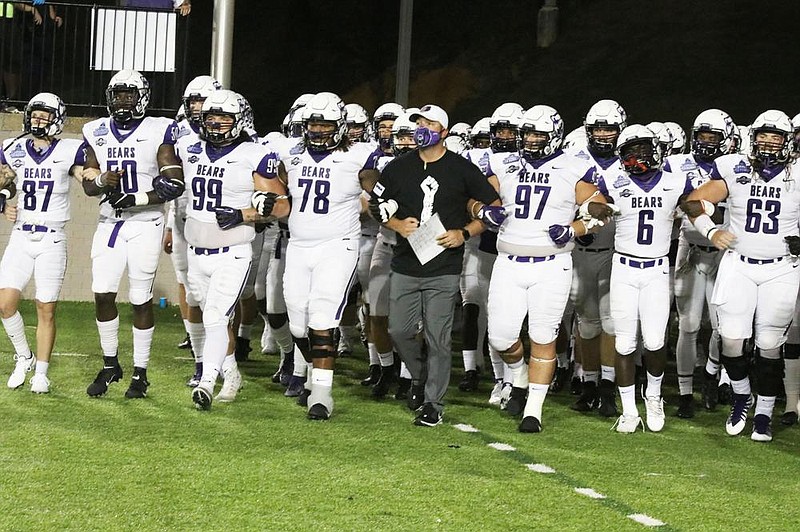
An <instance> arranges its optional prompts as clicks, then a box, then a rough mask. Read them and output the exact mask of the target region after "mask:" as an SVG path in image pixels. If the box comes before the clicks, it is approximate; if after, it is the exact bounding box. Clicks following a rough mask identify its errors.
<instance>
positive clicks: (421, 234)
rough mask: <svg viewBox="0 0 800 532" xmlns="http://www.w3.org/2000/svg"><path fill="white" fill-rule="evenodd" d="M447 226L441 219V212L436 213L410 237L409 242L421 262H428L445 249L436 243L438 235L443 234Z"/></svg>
mask: <svg viewBox="0 0 800 532" xmlns="http://www.w3.org/2000/svg"><path fill="white" fill-rule="evenodd" d="M444 232H445V228H444V226H443V225H442V221H441V220H440V219H439V213H438V212H437V213H434V215H433V216H431V217H430V218H429V219H428V221H426V222H425V223H423V224H422V225H420V226H419V227H418V228H417V230H416V231H414V232H413V233H411V234H410V235H409V237H408V243H409V244H411V249H413V250H414V254H415V255H416V256H417V259H418V260H419V263H420V264H426V263H428V262H430V261H431V259H433V258H434V257H436V256H437V255H439V253H441V252H442V251H444V247H442V246H440V245H439V244H437V243H436V237H437V236H439V235H441V234H443V233H444Z"/></svg>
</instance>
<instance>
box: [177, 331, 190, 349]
mask: <svg viewBox="0 0 800 532" xmlns="http://www.w3.org/2000/svg"><path fill="white" fill-rule="evenodd" d="M191 348H192V339H191V338H189V333H186V338H184V339H183V341H182V342H181V343H179V344H178V349H191Z"/></svg>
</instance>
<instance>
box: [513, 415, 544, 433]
mask: <svg viewBox="0 0 800 532" xmlns="http://www.w3.org/2000/svg"><path fill="white" fill-rule="evenodd" d="M517 430H518V431H520V432H526V433H537V432H542V422H541V421H539V420H538V419H536V418H535V417H533V416H527V417H524V418H522V421H521V422H520V424H519V426H518V427H517Z"/></svg>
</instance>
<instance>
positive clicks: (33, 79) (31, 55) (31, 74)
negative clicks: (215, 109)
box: [0, 0, 190, 116]
mask: <svg viewBox="0 0 800 532" xmlns="http://www.w3.org/2000/svg"><path fill="white" fill-rule="evenodd" d="M114 3H115V2H113V1H107V2H106V4H114ZM32 8H33V9H35V13H34V12H33V11H32ZM9 15H10V16H9ZM189 20H190V17H181V16H177V15H176V14H175V13H174V12H172V11H158V10H150V11H142V10H134V9H126V8H119V7H115V6H114V5H100V4H66V3H58V2H47V3H46V4H44V5H42V6H32V4H31V2H30V0H28V1H27V2H21V1H5V0H0V70H1V71H2V77H0V89H1V90H0V100H2V102H3V105H4V106H14V107H15V108H17V109H20V110H21V109H22V108H23V107H24V106H25V104H26V103H27V102H28V99H30V97H32V96H33V95H34V94H36V93H39V92H53V93H55V94H58V95H59V96H60V97H61V99H62V100H64V102H65V103H66V104H67V105H68V106H69V107H70V114H71V115H73V116H80V115H84V116H92V115H98V114H100V115H103V114H105V113H106V110H105V88H106V85H107V84H108V80H109V79H110V78H111V76H112V75H113V74H114V73H115V72H116V71H117V70H121V69H123V68H134V69H136V70H139V71H140V72H142V74H144V75H145V77H146V78H147V79H148V81H149V82H150V88H151V97H150V107H149V109H150V110H151V111H152V112H154V113H156V114H165V115H170V114H173V115H174V112H175V110H176V108H177V106H178V105H179V104H180V97H181V94H182V91H183V86H184V85H185V82H186V79H185V77H186V59H187V50H188V45H189V33H190V32H189V27H188V26H189Z"/></svg>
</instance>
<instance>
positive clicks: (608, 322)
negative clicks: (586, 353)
mask: <svg viewBox="0 0 800 532" xmlns="http://www.w3.org/2000/svg"><path fill="white" fill-rule="evenodd" d="M600 323H601V324H602V326H603V332H604V333H606V334H607V335H609V336H614V320H612V319H611V316H607V317H606V316H603V317H602V318H600Z"/></svg>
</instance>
